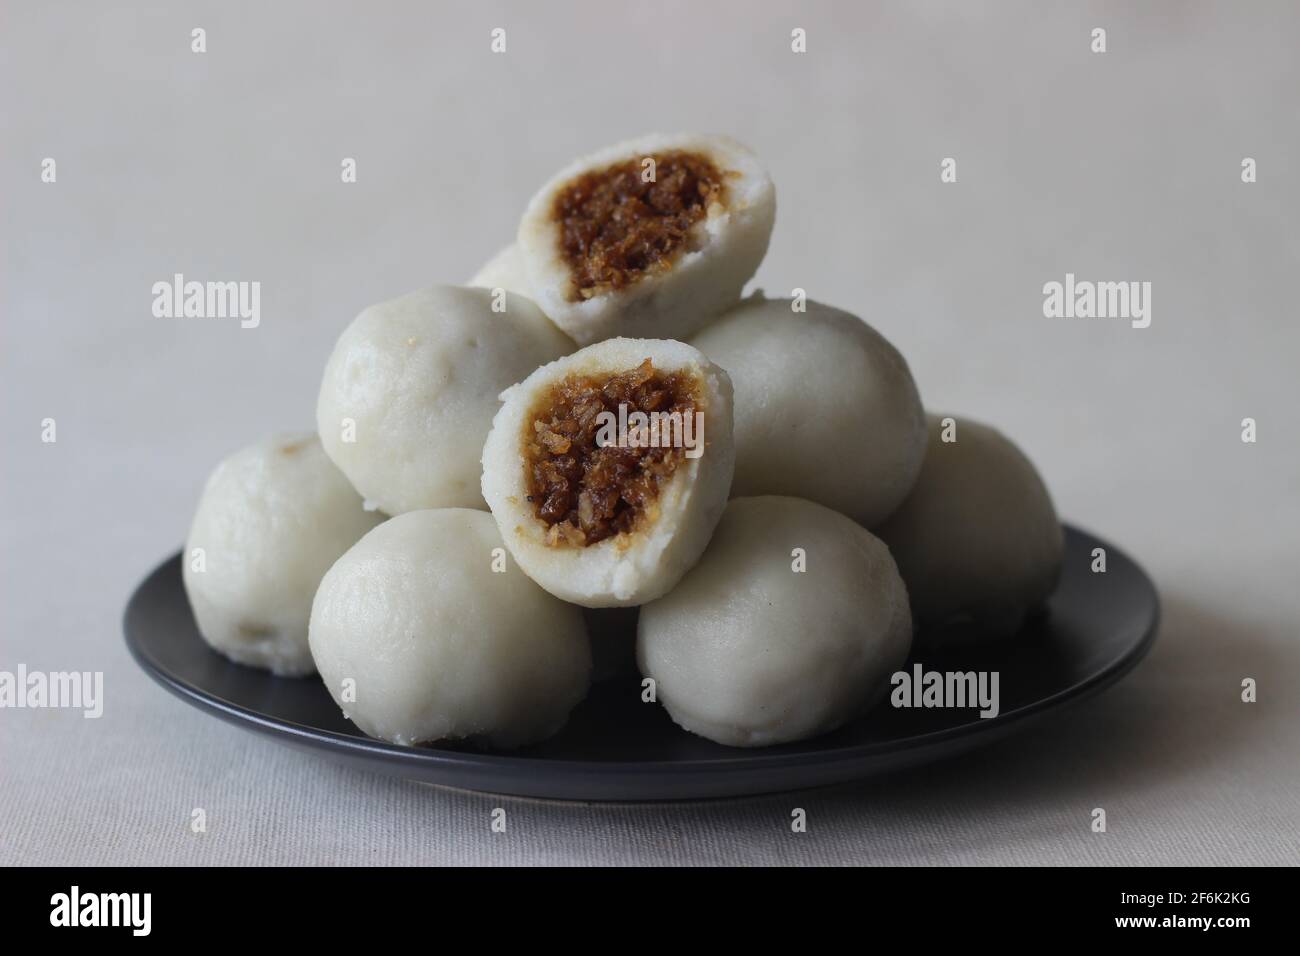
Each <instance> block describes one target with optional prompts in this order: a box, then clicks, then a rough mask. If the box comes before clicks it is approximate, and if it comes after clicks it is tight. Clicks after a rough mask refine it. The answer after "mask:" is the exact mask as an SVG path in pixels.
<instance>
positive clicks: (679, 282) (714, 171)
mask: <svg viewBox="0 0 1300 956" xmlns="http://www.w3.org/2000/svg"><path fill="white" fill-rule="evenodd" d="M775 218H776V191H775V189H774V188H773V186H772V180H771V178H770V177H769V176H768V174H767V171H766V170H765V169H763V167H762V166H761V165H760V164H759V162H758V159H757V157H755V156H754V154H753V153H752V152H750V151H749V150H748V149H747V148H745V147H744V146H742V145H740V144H739V143H737V142H735V141H734V140H731V139H727V138H726V137H721V136H701V135H696V134H676V135H671V136H664V135H655V136H646V137H643V138H641V139H636V140H631V141H628V142H624V143H619V144H617V145H615V146H610V147H608V148H606V149H603V150H600V151H599V152H597V153H594V154H592V155H590V156H587V157H584V158H583V159H580V160H578V161H577V162H575V163H573V164H572V165H570V166H569V167H568V168H567V169H565V170H564V171H563V172H561V173H560V174H559V175H557V176H556V177H555V178H553V179H552V180H551V181H550V182H548V183H547V184H546V185H545V186H543V187H542V189H541V190H540V191H539V192H538V193H537V195H536V196H534V197H533V199H532V201H531V202H530V203H529V206H528V210H527V211H526V212H525V213H524V217H523V220H522V222H521V223H520V225H519V235H518V248H519V256H520V261H521V262H522V263H523V265H524V267H525V269H526V271H527V275H526V281H527V283H528V286H529V289H530V290H531V296H532V298H533V299H534V300H536V302H537V304H538V305H539V306H541V308H542V311H544V312H545V313H546V314H547V315H548V316H550V318H551V320H552V321H554V322H555V324H556V325H558V326H559V327H560V328H561V329H563V330H564V331H565V332H567V333H568V334H569V335H570V336H572V337H573V339H574V341H576V342H577V343H578V344H579V345H586V344H589V343H592V342H598V341H601V340H602V339H607V338H611V337H613V336H620V335H621V336H637V337H646V338H685V337H686V336H688V335H690V334H691V333H693V332H695V331H696V330H698V329H699V328H701V327H702V326H704V325H705V324H706V323H707V322H708V321H709V320H710V319H711V318H713V317H714V316H717V315H719V314H721V313H722V312H723V311H725V310H726V309H727V308H729V307H730V306H731V305H733V304H735V303H736V302H737V301H738V300H739V298H740V293H741V290H742V289H743V287H744V285H745V283H746V282H748V281H749V279H750V278H751V277H752V276H753V275H754V273H755V272H756V271H757V269H758V266H759V263H760V262H762V260H763V256H764V254H766V252H767V244H768V239H769V238H770V237H771V234H772V224H773V222H774V221H775Z"/></svg>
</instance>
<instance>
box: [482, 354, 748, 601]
mask: <svg viewBox="0 0 1300 956" xmlns="http://www.w3.org/2000/svg"><path fill="white" fill-rule="evenodd" d="M501 399H502V401H503V403H504V404H503V405H502V406H501V410H500V411H499V412H497V416H496V418H495V420H494V421H493V423H492V431H491V433H490V434H489V435H488V439H487V442H486V444H485V445H484V446H483V497H484V498H485V499H487V503H488V506H489V507H490V508H491V509H492V515H493V517H495V518H496V521H497V524H498V526H499V527H500V529H501V536H502V538H504V539H505V544H506V547H507V548H509V549H510V552H511V554H513V555H514V557H515V559H516V560H517V561H518V562H519V566H520V567H521V568H523V570H524V572H525V573H526V574H528V575H529V576H530V577H531V578H532V579H533V580H535V581H536V582H537V583H538V584H540V585H541V586H542V587H544V588H546V590H548V591H550V592H551V593H552V594H554V595H556V596H557V597H561V598H563V599H564V600H566V601H572V602H574V603H575V604H581V605H583V606H585V607H630V606H632V605H636V604H642V603H644V602H646V601H649V600H652V599H654V598H656V597H658V596H659V595H661V594H663V593H664V592H666V591H667V590H668V589H669V588H671V587H672V586H673V584H675V583H676V582H677V580H678V579H679V578H680V577H681V576H682V574H684V573H685V572H686V570H687V569H688V568H689V567H690V566H691V565H693V564H694V563H695V561H696V560H697V559H698V558H699V556H700V554H701V552H703V550H704V547H705V545H706V544H708V541H709V536H710V535H711V534H712V533H713V527H714V525H715V524H717V521H718V518H719V516H721V514H722V509H723V507H724V505H725V504H726V500H727V493H728V490H729V489H730V487H731V476H732V470H733V466H734V449H733V446H732V440H731V382H730V380H729V379H728V378H727V374H726V372H724V371H722V369H720V368H718V367H717V366H716V365H714V364H713V363H711V362H710V361H708V359H706V358H705V357H704V356H703V355H701V354H700V353H699V352H698V351H697V350H696V349H693V348H691V347H690V346H689V345H684V344H683V343H681V342H672V341H662V340H654V339H610V340H608V341H605V342H601V343H599V344H597V345H591V346H588V347H587V348H585V349H581V350H580V351H578V352H575V353H573V354H572V355H569V356H566V357H565V358H562V359H559V360H558V361H555V362H552V363H551V364H549V365H545V366H543V367H542V368H540V369H538V370H537V371H535V372H534V373H533V374H532V375H530V376H528V377H527V378H526V379H524V380H523V381H522V382H520V383H519V384H518V385H515V386H513V387H511V388H509V389H507V390H506V391H505V392H503V393H502V396H501Z"/></svg>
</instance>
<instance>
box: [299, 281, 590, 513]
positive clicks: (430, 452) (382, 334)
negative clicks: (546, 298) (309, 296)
mask: <svg viewBox="0 0 1300 956" xmlns="http://www.w3.org/2000/svg"><path fill="white" fill-rule="evenodd" d="M502 301H503V303H504V307H505V308H504V311H494V310H493V296H492V293H491V292H490V291H488V290H487V289H469V288H460V287H457V286H434V287H433V288H430V289H425V290H423V291H420V292H414V293H411V294H410V295H406V296H403V297H402V298H400V299H394V300H393V301H391V302H385V303H383V304H381V305H375V306H371V307H370V308H368V309H366V310H365V311H364V312H362V313H361V314H360V315H359V316H357V318H356V319H355V320H353V322H352V324H351V325H349V326H348V327H347V328H346V329H345V330H344V331H343V334H342V335H341V336H339V340H338V343H337V344H336V345H335V346H334V353H333V354H332V355H331V356H330V358H329V362H328V363H327V364H326V366H325V375H324V378H323V380H322V382H321V388H320V397H319V399H318V401H317V405H316V424H317V427H318V428H319V430H320V436H321V441H322V442H323V443H324V445H325V450H326V451H327V452H328V453H329V456H330V458H332V459H333V460H334V463H335V464H337V465H338V466H339V468H341V469H342V471H343V473H344V474H345V475H347V476H348V479H349V480H350V481H351V482H352V484H353V486H354V487H355V488H356V489H357V491H359V492H360V493H361V494H362V495H363V496H364V497H365V499H366V500H367V501H368V502H370V503H372V504H373V506H375V507H377V508H379V509H380V510H382V511H386V512H388V513H389V514H401V513H402V512H405V511H415V510H417V509H422V508H442V507H464V508H482V507H483V498H482V496H481V495H480V493H479V452H481V451H482V449H483V439H485V438H486V437H487V433H488V429H489V428H490V427H491V426H492V416H493V415H494V414H495V413H496V409H497V395H498V394H500V392H501V390H502V389H503V388H506V387H507V386H509V385H513V384H514V383H515V382H518V381H519V380H520V379H522V378H523V377H524V376H525V375H527V374H528V373H529V372H531V371H532V370H533V369H535V368H537V366H539V365H542V364H544V363H546V362H549V361H551V360H552V359H555V358H558V357H559V356H561V355H565V354H567V353H569V352H571V351H573V347H574V346H573V343H572V342H571V341H570V340H569V338H568V337H567V336H565V335H564V334H563V333H562V332H560V331H559V330H558V329H556V328H555V326H554V325H552V324H551V323H550V322H549V321H548V320H547V318H546V316H544V315H543V314H542V313H541V312H540V311H538V309H537V306H535V305H534V304H533V303H532V302H530V301H529V300H528V299H526V298H525V297H523V296H521V295H518V294H511V293H508V292H507V293H506V294H505V295H504V299H503V300H502Z"/></svg>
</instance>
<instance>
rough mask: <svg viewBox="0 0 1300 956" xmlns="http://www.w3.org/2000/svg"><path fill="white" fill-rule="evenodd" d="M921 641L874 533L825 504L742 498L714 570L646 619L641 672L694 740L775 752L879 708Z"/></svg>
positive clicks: (729, 516)
mask: <svg viewBox="0 0 1300 956" xmlns="http://www.w3.org/2000/svg"><path fill="white" fill-rule="evenodd" d="M799 567H803V569H804V570H802V571H800V570H797V568H799ZM911 641H912V624H911V616H910V614H909V612H908V604H907V590H906V588H905V587H904V586H903V581H902V579H901V578H900V577H899V575H898V569H897V568H896V567H895V565H894V560H893V558H891V557H890V555H889V550H888V549H887V548H886V547H885V545H884V544H883V543H882V542H881V541H880V540H879V539H877V538H875V537H874V536H873V535H872V534H871V532H869V531H867V530H866V529H864V528H863V527H862V526H861V525H858V524H856V523H854V522H853V521H850V520H849V519H848V518H846V517H844V516H843V515H841V514H838V513H836V512H834V511H831V510H830V509H829V508H824V507H822V506H821V505H818V504H814V503H813V502H811V501H804V500H802V499H799V498H782V497H777V496H768V497H759V498H737V499H734V500H733V501H732V502H731V503H730V504H729V505H727V510H726V513H725V514H724V515H723V516H722V521H721V522H720V523H719V525H718V529H717V531H716V532H715V533H714V536H713V541H712V543H711V544H710V545H709V548H708V550H707V551H706V552H705V553H704V557H703V558H702V559H701V560H700V563H699V564H698V565H696V566H695V568H694V569H693V570H692V571H691V572H690V573H689V574H687V575H686V577H684V578H683V579H682V581H681V583H680V584H678V585H677V587H676V588H675V589H674V590H673V591H672V592H671V593H670V594H668V595H667V596H666V597H663V598H660V599H659V600H658V601H654V602H653V603H651V604H647V605H646V606H645V607H643V608H641V615H640V618H639V620H638V626H637V662H638V664H639V665H640V668H641V673H642V674H643V675H645V676H646V677H650V678H653V679H654V681H655V692H656V696H657V698H658V699H659V701H660V702H662V703H663V705H664V707H666V708H667V710H668V713H669V714H670V715H671V716H672V718H673V720H675V721H676V722H677V723H678V724H680V725H681V726H682V727H684V728H685V729H687V730H689V731H691V732H692V733H696V734H699V735H700V736H702V737H707V738H709V739H710V740H714V741H717V742H718V743H721V744H728V745H730V746H734V747H761V746H767V745H769V744H779V743H788V742H790V741H794V740H803V739H805V738H807V737H813V736H816V735H817V734H822V733H825V732H827V731H831V730H834V729H835V728H836V727H839V726H841V725H842V724H844V723H845V722H847V721H848V720H850V719H852V718H853V717H854V716H856V715H857V714H859V713H860V712H862V711H864V710H865V709H867V708H868V707H870V706H871V705H872V704H873V703H875V702H876V701H878V700H879V699H880V698H881V697H883V695H884V693H885V691H886V690H888V687H889V678H890V675H891V674H893V673H894V672H895V671H897V670H898V669H899V668H900V667H901V666H902V665H903V662H904V661H905V660H906V658H907V653H908V650H909V648H910V646H911Z"/></svg>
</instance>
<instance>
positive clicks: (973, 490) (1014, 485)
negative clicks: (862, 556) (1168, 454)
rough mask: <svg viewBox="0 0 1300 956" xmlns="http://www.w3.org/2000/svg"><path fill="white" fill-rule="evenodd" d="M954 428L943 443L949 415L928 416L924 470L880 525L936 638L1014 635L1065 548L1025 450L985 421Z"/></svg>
mask: <svg viewBox="0 0 1300 956" xmlns="http://www.w3.org/2000/svg"><path fill="white" fill-rule="evenodd" d="M951 426H952V427H951V428H950V429H948V430H947V432H946V433H947V434H948V435H950V436H951V437H954V438H955V439H956V440H955V441H944V440H943V439H944V436H945V428H944V419H943V418H941V417H939V416H937V415H932V416H930V421H929V436H930V440H929V447H928V450H927V452H926V456H925V464H924V465H923V466H922V468H921V475H920V477H919V478H918V479H917V481H916V485H915V487H914V488H913V489H912V492H911V494H909V495H908V496H907V499H906V500H905V501H904V502H903V504H902V507H900V508H899V509H898V510H897V511H896V512H894V514H893V515H892V516H891V517H890V519H889V520H888V521H886V522H885V523H884V524H883V525H881V526H880V528H879V529H878V531H877V533H878V534H879V535H880V537H881V538H883V539H884V540H885V542H886V543H887V544H888V545H889V547H890V550H891V551H893V553H894V558H895V560H897V561H898V567H899V570H900V571H901V572H902V574H903V580H904V581H906V582H907V587H908V591H909V592H910V593H911V596H912V613H913V614H914V615H915V616H916V620H917V624H918V626H919V627H920V628H921V629H922V635H921V636H922V637H923V638H926V639H927V640H932V642H938V640H941V639H942V637H941V635H940V634H939V633H938V629H939V628H941V627H942V626H945V625H954V624H964V623H970V624H973V625H974V626H975V627H976V628H977V629H978V631H980V632H983V633H985V634H988V635H1007V634H1010V633H1014V632H1015V631H1016V630H1018V629H1019V627H1020V625H1021V623H1022V621H1023V620H1024V617H1025V614H1026V612H1028V611H1030V610H1031V609H1033V608H1034V607H1036V606H1037V605H1040V604H1041V603H1042V602H1043V601H1044V600H1046V598H1047V596H1048V595H1049V594H1050V593H1051V592H1052V589H1053V588H1054V587H1055V586H1056V581H1057V578H1058V576H1059V574H1060V570H1061V560H1062V556H1063V553H1064V548H1065V538H1064V532H1063V531H1062V530H1061V523H1060V521H1059V520H1058V518H1057V516H1056V509H1055V508H1054V507H1053V506H1052V499H1051V497H1050V496H1049V495H1048V492H1047V487H1046V486H1045V485H1044V484H1043V480H1042V479H1041V478H1040V477H1039V475H1038V472H1037V471H1036V470H1035V469H1034V466H1033V464H1032V463H1031V462H1030V461H1029V459H1028V458H1026V457H1025V455H1024V453H1022V452H1021V451H1020V449H1019V448H1017V447H1016V446H1015V445H1014V444H1012V443H1011V442H1010V441H1009V440H1008V439H1007V438H1006V437H1005V436H1003V435H1002V434H1001V433H1000V432H998V431H997V430H996V429H993V428H990V427H989V426H987V425H982V424H980V423H978V422H973V421H970V420H969V419H965V418H953V419H952V421H951ZM931 632H934V633H931ZM954 635H955V636H958V637H959V638H961V639H964V638H966V637H970V636H974V635H971V634H969V633H966V634H963V633H962V632H961V630H960V629H953V631H952V634H951V635H949V636H954Z"/></svg>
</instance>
